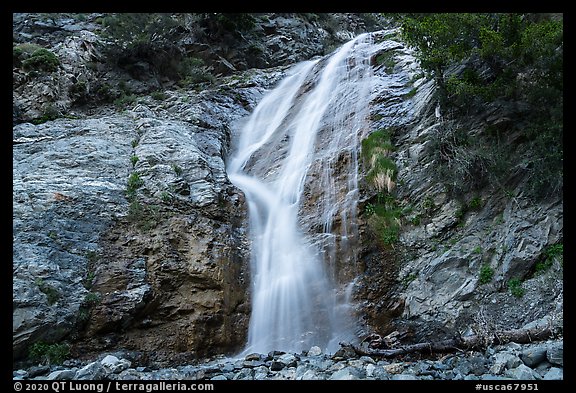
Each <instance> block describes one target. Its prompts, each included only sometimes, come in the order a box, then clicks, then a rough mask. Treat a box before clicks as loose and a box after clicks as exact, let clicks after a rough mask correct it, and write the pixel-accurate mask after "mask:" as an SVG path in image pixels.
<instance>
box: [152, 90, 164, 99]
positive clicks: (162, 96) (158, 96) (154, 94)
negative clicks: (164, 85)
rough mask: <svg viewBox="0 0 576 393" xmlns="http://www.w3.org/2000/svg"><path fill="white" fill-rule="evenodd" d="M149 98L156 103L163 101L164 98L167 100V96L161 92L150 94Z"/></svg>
mask: <svg viewBox="0 0 576 393" xmlns="http://www.w3.org/2000/svg"><path fill="white" fill-rule="evenodd" d="M150 97H152V98H154V99H155V100H156V101H164V100H165V99H166V98H168V95H167V94H166V93H164V92H163V91H160V90H156V91H153V92H152V93H150Z"/></svg>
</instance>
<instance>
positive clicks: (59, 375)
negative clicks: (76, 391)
mask: <svg viewBox="0 0 576 393" xmlns="http://www.w3.org/2000/svg"><path fill="white" fill-rule="evenodd" d="M76 371H78V369H72V370H57V371H52V372H51V373H50V374H48V376H47V377H46V379H47V380H49V381H60V380H70V379H74V377H75V375H76Z"/></svg>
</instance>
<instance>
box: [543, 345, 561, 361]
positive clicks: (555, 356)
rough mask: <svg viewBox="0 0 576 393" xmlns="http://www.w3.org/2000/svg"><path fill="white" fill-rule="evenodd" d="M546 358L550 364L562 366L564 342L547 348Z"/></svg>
mask: <svg viewBox="0 0 576 393" xmlns="http://www.w3.org/2000/svg"><path fill="white" fill-rule="evenodd" d="M546 358H547V359H548V361H549V362H550V363H552V364H555V365H558V366H564V342H559V343H554V344H552V345H550V346H548V349H547V351H546Z"/></svg>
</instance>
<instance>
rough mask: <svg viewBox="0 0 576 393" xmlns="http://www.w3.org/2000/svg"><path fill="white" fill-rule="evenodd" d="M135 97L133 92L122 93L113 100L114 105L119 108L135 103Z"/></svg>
mask: <svg viewBox="0 0 576 393" xmlns="http://www.w3.org/2000/svg"><path fill="white" fill-rule="evenodd" d="M137 99H138V97H136V96H135V95H134V94H124V93H122V95H120V97H118V98H116V99H115V100H114V105H116V106H117V107H119V108H126V107H127V106H128V105H130V104H133V103H135V102H136V100H137Z"/></svg>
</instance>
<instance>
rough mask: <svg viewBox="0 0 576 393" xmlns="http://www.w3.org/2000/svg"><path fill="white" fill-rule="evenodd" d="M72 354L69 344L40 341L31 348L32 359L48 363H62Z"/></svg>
mask: <svg viewBox="0 0 576 393" xmlns="http://www.w3.org/2000/svg"><path fill="white" fill-rule="evenodd" d="M69 355H70V348H69V346H68V345H67V344H47V343H45V342H42V341H39V342H36V343H34V344H33V345H32V346H31V347H30V349H29V356H30V359H32V360H35V361H40V362H42V363H48V364H62V363H63V362H64V360H66V359H67V358H68V356H69Z"/></svg>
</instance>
